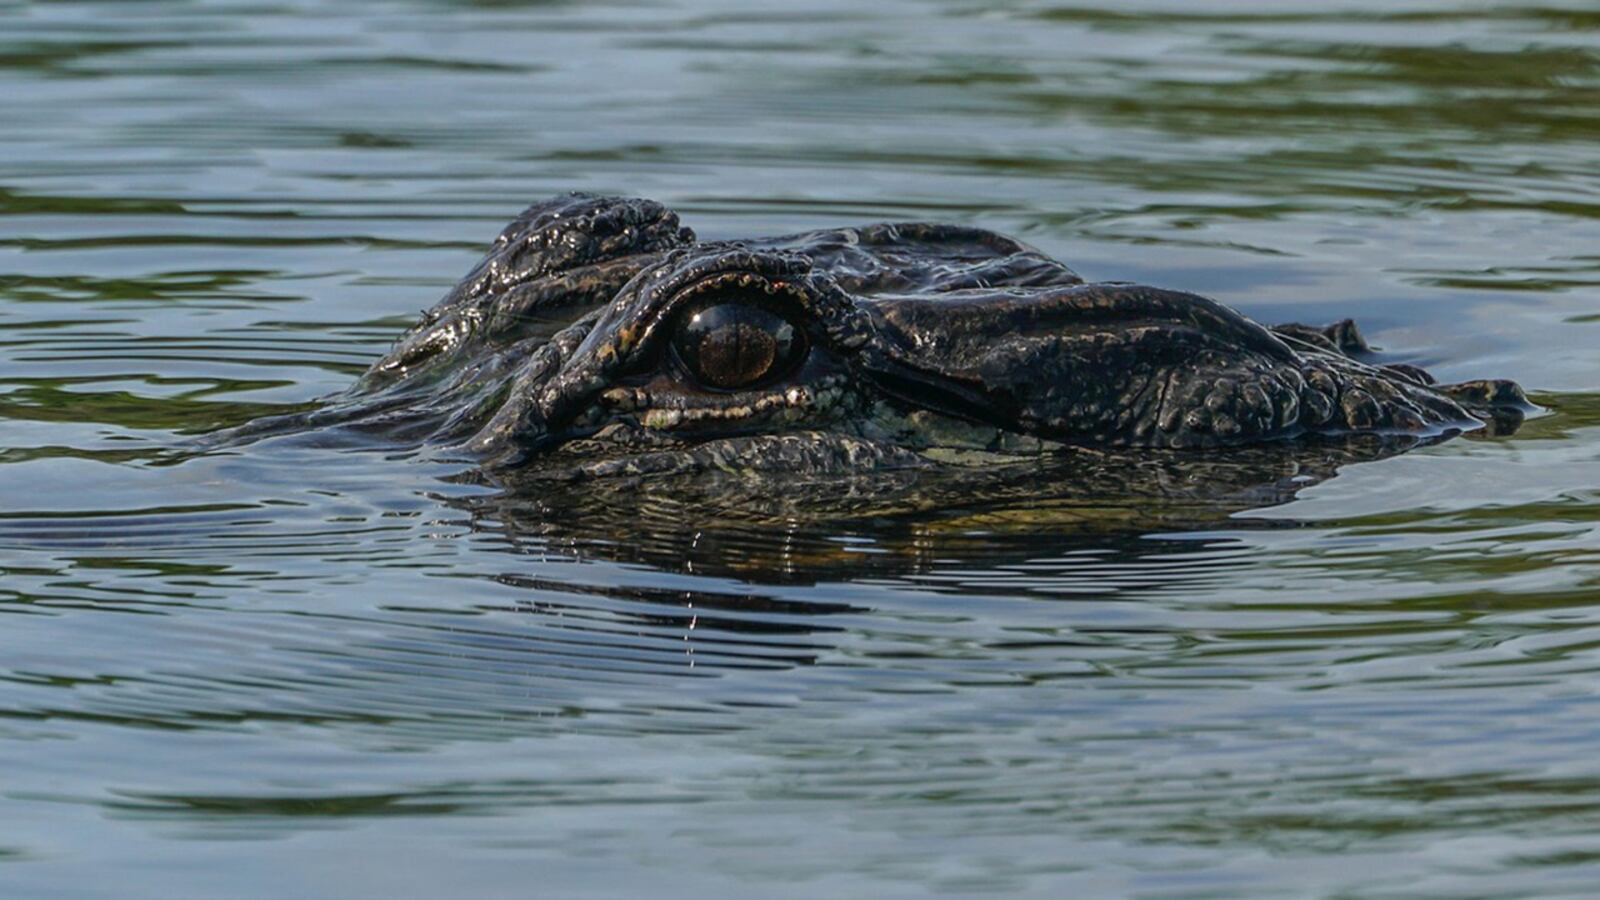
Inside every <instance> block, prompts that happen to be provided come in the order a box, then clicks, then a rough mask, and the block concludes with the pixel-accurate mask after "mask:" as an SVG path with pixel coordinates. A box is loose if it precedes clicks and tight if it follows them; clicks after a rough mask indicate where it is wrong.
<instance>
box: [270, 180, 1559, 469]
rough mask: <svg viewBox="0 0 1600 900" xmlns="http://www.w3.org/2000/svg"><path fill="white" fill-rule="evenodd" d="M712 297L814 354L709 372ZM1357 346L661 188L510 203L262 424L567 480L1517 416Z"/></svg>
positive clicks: (927, 239)
mask: <svg viewBox="0 0 1600 900" xmlns="http://www.w3.org/2000/svg"><path fill="white" fill-rule="evenodd" d="M708 298H717V300H716V302H729V303H733V304H735V305H738V304H747V305H753V306H759V307H761V308H764V309H773V310H778V311H780V312H781V314H782V316H783V317H784V318H785V319H786V320H787V321H788V322H789V323H791V324H792V325H793V327H794V328H796V329H798V330H799V331H800V332H803V342H804V352H803V355H802V356H801V357H800V358H799V359H798V361H797V362H795V363H794V364H793V365H792V366H791V367H789V368H787V369H784V370H782V371H781V372H778V373H777V375H776V376H775V377H772V378H767V379H764V380H762V381H760V382H759V383H756V384H752V385H751V386H750V387H749V388H746V389H733V390H730V389H726V388H722V389H717V388H712V387H708V386H706V385H705V384H704V383H702V380H700V379H697V378H696V377H695V376H693V375H691V374H689V373H688V372H686V370H685V368H684V366H683V365H682V364H681V363H679V362H675V360H676V359H677V358H676V357H674V356H673V355H672V352H671V351H670V350H669V349H668V348H669V345H671V344H672V341H673V339H674V338H673V335H674V333H675V330H676V329H682V328H684V327H685V325H684V319H685V317H686V316H687V315H688V314H687V313H685V312H684V310H686V309H687V308H689V307H690V306H691V305H693V304H697V303H702V302H703V301H704V302H705V303H710V302H711V301H710V300H709V299H708ZM729 346H735V345H729ZM750 352H754V351H750ZM1369 352H1370V351H1369V350H1368V348H1367V347H1366V345H1365V344H1364V343H1363V342H1362V341H1361V338H1360V336H1359V334H1358V333H1357V332H1356V331H1355V328H1354V326H1353V325H1352V324H1351V323H1349V322H1343V323H1340V324H1338V325H1335V326H1332V327H1330V328H1326V329H1316V328H1309V327H1306V326H1302V325H1286V326H1279V327H1277V328H1267V327H1264V326H1262V325H1259V324H1257V323H1255V322H1253V321H1251V320H1249V319H1247V318H1245V317H1244V316H1242V315H1240V314H1239V313H1237V312H1235V311H1233V310H1231V309H1229V308H1227V307H1225V306H1222V305H1221V304H1218V303H1216V302H1215V301H1212V300H1209V299H1206V298H1204V297H1200V296H1196V295H1194V294H1187V293H1182V292H1178V291H1170V290H1164V289H1160V288H1153V287H1145V286H1141V285H1132V284H1115V283H1107V284H1087V283H1085V282H1084V281H1083V279H1081V278H1079V277H1078V276H1077V275H1076V274H1075V273H1074V272H1073V271H1072V270H1071V269H1069V268H1067V267H1066V266H1064V265H1062V264H1060V263H1058V262H1056V261H1054V260H1052V259H1049V258H1048V257H1046V256H1044V255H1043V254H1041V253H1040V252H1039V251H1037V250H1034V249H1032V248H1030V247H1028V246H1026V245H1024V244H1021V243H1019V242H1017V241H1014V240H1012V239H1010V238H1007V237H1003V236H1001V235H998V234H994V233H992V232H988V231H982V230H979V229H974V228H963V227H955V226H946V225H935V224H926V223H901V224H882V225H872V226H866V227H862V228H845V229H836V230H829V231H815V232H808V233H804V234H797V235H789V236H784V237H775V238H764V239H759V240H750V241H733V242H698V241H696V239H695V237H694V234H693V233H692V232H691V231H690V230H689V229H687V228H684V227H681V226H680V225H679V223H678V218H677V216H676V215H675V214H674V213H672V212H671V211H669V210H667V209H666V208H664V207H662V206H661V205H660V204H658V203H654V202H652V201H648V200H634V199H619V198H595V197H586V196H581V195H573V196H569V197H562V198H557V199H554V200H550V201H547V202H544V203H540V204H537V205H535V206H533V207H530V208H529V209H528V210H527V211H526V212H524V213H523V214H522V215H521V216H519V217H518V218H517V220H516V221H515V222H513V223H512V224H511V225H510V226H508V227H507V228H506V229H505V231H504V232H503V233H502V234H501V235H500V237H499V238H498V239H496V241H495V243H494V245H493V247H492V248H491V250H490V252H489V255H488V257H487V258H486V259H485V260H484V261H483V262H482V263H480V264H479V265H478V267H477V268H476V269H474V270H473V272H472V273H471V274H470V275H468V276H467V278H466V279H465V280H464V281H463V282H462V283H461V284H460V285H459V286H457V287H456V288H455V289H454V290H453V291H451V292H450V294H449V295H448V296H446V297H445V299H444V300H443V301H441V302H440V303H439V304H438V305H437V306H435V307H434V308H433V309H432V310H430V311H428V312H427V313H426V314H425V315H424V317H423V318H422V320H421V321H420V322H419V323H418V324H417V325H416V326H415V327H414V328H413V329H411V331H409V332H408V333H407V334H406V335H405V336H404V337H402V338H401V340H400V341H399V342H398V343H397V344H396V345H395V347H394V349H393V350H392V351H391V352H390V353H389V354H388V355H387V356H386V357H384V358H383V359H382V360H381V361H379V362H378V363H377V364H376V365H374V366H373V367H372V369H371V370H370V371H369V372H368V373H367V374H366V375H365V376H363V378H362V379H361V381H360V382H359V383H358V384H357V385H356V386H355V387H354V388H352V390H351V391H349V392H348V393H347V394H345V395H343V396H341V397H339V398H335V400H333V401H332V402H330V403H329V404H328V405H327V406H325V407H324V408H323V409H321V410H318V411H317V412H314V413H311V414H309V415H305V416H299V417H294V418H292V419H287V418H286V419H280V420H276V421H274V422H270V423H265V424H263V425H260V426H259V427H257V428H255V429H253V430H254V431H256V432H267V431H284V430H291V429H297V428H305V427H312V426H333V425H337V426H343V427H354V428H360V429H363V430H368V431H378V432H382V433H386V434H389V435H391V436H393V437H395V438H396V439H402V440H410V441H414V442H417V443H426V444H436V445H447V446H452V447H455V448H458V449H459V451H460V452H463V453H467V454H470V455H471V456H473V457H474V458H476V459H478V460H480V461H481V462H482V463H483V464H484V465H485V467H486V468H488V469H490V470H493V471H509V470H513V469H517V470H522V471H523V472H524V473H526V472H529V471H535V472H539V473H542V474H544V475H545V476H547V477H552V478H559V479H573V478H594V477H601V476H619V475H620V476H627V475H632V476H639V475H649V474H660V473H684V472H692V471H698V470H705V469H717V470H722V471H737V470H752V471H753V470H763V471H774V470H777V471H804V472H827V471H845V472H859V471H863V470H871V469H885V468H907V467H917V466H926V465H937V464H941V463H953V464H960V463H977V464H980V465H982V464H988V463H992V462H994V461H997V460H1011V459H1015V458H1019V457H1029V456H1037V455H1040V454H1056V453H1061V452H1066V451H1069V450H1071V449H1073V448H1128V449H1130V450H1135V449H1137V450H1179V451H1184V450H1197V449H1208V448H1218V447H1235V446H1239V445H1245V444H1260V443H1263V442H1282V441H1288V440H1301V439H1309V438H1316V437H1319V436H1333V435H1348V434H1376V435H1381V436H1384V437H1385V440H1388V441H1389V445H1390V446H1393V447H1394V448H1396V449H1403V448H1404V447H1405V446H1412V445H1414V444H1415V443H1417V442H1418V441H1420V440H1428V439H1434V438H1438V437H1441V436H1447V435H1449V434H1453V433H1456V432H1458V431H1466V430H1473V429H1477V428H1481V427H1484V426H1485V425H1486V424H1487V425H1494V426H1496V427H1498V428H1501V429H1505V428H1508V427H1515V424H1516V423H1517V422H1518V421H1520V416H1521V412H1522V411H1523V410H1525V409H1527V408H1528V404H1527V400H1526V398H1525V397H1524V395H1523V394H1522V392H1521V390H1520V389H1519V388H1518V387H1517V386H1516V385H1515V384H1512V383H1511V382H1506V381H1494V382H1473V383H1468V384H1461V385H1438V384H1435V383H1433V379H1432V378H1431V377H1429V376H1428V375H1427V373H1425V372H1423V371H1422V370H1420V369H1417V368H1415V367H1411V366H1403V365H1389V366H1381V365H1374V364H1369V363H1367V362H1363V361H1361V358H1362V357H1364V356H1366V355H1368V353H1369ZM774 371H777V370H774ZM1390 452H1393V451H1390Z"/></svg>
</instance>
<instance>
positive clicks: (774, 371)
mask: <svg viewBox="0 0 1600 900" xmlns="http://www.w3.org/2000/svg"><path fill="white" fill-rule="evenodd" d="M672 346H673V347H674V348H675V349H676V350H677V352H678V358H679V359H681V360H682V361H683V364H684V365H685V366H686V367H687V368H688V370H689V372H690V373H692V374H693V375H694V377H695V378H697V379H699V381H700V382H701V383H702V384H704V385H705V386H707V387H711V388H716V389H717V390H723V391H733V390H738V389H740V388H748V387H754V386H755V385H758V384H760V383H762V382H764V381H772V380H773V379H776V378H780V377H782V376H784V375H786V374H788V373H789V372H790V371H792V370H793V369H794V367H795V365H796V364H798V363H799V362H800V359H801V358H802V357H803V356H804V355H805V349H806V344H805V336H804V335H803V334H802V333H801V331H800V329H798V328H796V327H794V324H793V323H791V322H790V321H789V320H788V319H785V318H784V317H783V316H780V315H778V314H777V313H775V312H771V311H769V310H766V309H762V308H761V307H759V306H750V305H748V304H743V303H720V304H717V305H715V306H706V307H703V308H701V309H700V310H698V311H697V312H695V313H693V314H692V315H690V316H689V317H688V318H686V319H684V320H683V322H682V324H680V325H679V326H678V331H677V333H676V334H675V335H673V337H672Z"/></svg>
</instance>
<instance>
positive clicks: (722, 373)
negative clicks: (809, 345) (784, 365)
mask: <svg viewBox="0 0 1600 900" xmlns="http://www.w3.org/2000/svg"><path fill="white" fill-rule="evenodd" d="M699 353H700V369H701V374H702V376H703V377H704V378H705V379H706V380H707V381H709V382H711V383H712V384H713V385H714V386H716V387H738V386H739V385H742V384H750V383H752V382H756V381H760V380H761V377H762V376H763V375H765V374H767V370H768V369H771V368H772V362H773V360H774V359H775V358H776V357H777V355H778V342H777V341H776V340H774V339H773V336H772V335H770V334H768V333H767V332H765V331H762V330H760V329H759V328H754V327H752V326H750V325H746V324H744V323H742V322H741V323H739V324H737V325H727V326H724V327H722V328H718V329H717V330H716V331H713V332H711V333H710V334H708V335H706V336H705V337H702V338H701V339H700V351H699Z"/></svg>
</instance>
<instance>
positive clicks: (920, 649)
mask: <svg viewBox="0 0 1600 900" xmlns="http://www.w3.org/2000/svg"><path fill="white" fill-rule="evenodd" d="M1112 6H1113V5H1112V4H1106V5H1105V6H1104V7H1100V6H1095V5H1093V4H1090V3H1077V4H1074V3H1072V2H1068V0H1036V2H1014V3H998V4H996V3H979V2H965V0H950V2H936V0H922V2H912V0H887V2H878V3H872V4H860V3H846V2H843V0H838V2H834V0H797V2H787V3H784V4H770V5H766V4H751V3H748V2H735V0H706V2H699V3H689V2H683V3H676V4H674V3H643V2H641V3H620V2H619V3H594V4H579V3H562V2H514V0H501V2H488V0H479V2H444V0H434V2H428V0H397V2H374V3H367V4H359V5H358V4H348V3H334V2H331V0H329V2H314V0H279V2H270V3H261V2H250V3H244V2H241V3H225V2H174V0H160V2H133V0H118V2H103V3H86V2H55V3H36V4H15V3H12V4H6V3H0V123H3V126H0V147H3V151H4V152H3V153H0V344H3V348H4V349H3V351H0V419H3V422H0V435H3V437H0V569H3V574H0V612H3V613H6V614H7V615H5V617H4V619H3V622H4V625H5V627H4V628H3V629H0V760H3V763H4V766H3V772H4V774H3V775H0V797H3V805H4V810H5V812H4V815H3V817H0V886H3V890H4V893H5V894H6V896H18V897H49V898H57V897H59V898H91V897H126V896H134V895H139V896H224V895H226V896H233V897H264V898H265V897H283V896H302V897H321V896H327V897H332V896H338V897H389V896H397V895H399V896H429V895H434V894H446V893H448V894H454V895H459V896H475V897H479V896H481V897H491V896H525V895H527V894H528V893H529V892H537V893H549V894H556V895H562V896H577V895H605V896H611V895H615V894H616V893H617V892H628V893H643V892H646V891H649V892H652V893H658V894H665V895H691V894H696V895H698V894H703V893H704V892H706V891H713V890H714V891H724V892H729V893H735V894H738V895H742V896H782V897H787V896H796V895H801V894H807V895H827V894H842V895H871V896H895V895H901V894H904V895H915V896H920V895H922V894H924V893H926V892H927V891H928V890H930V889H933V890H939V891H944V892H951V893H958V894H968V893H983V892H1023V893H1029V894H1038V895H1043V894H1059V893H1061V892H1062V891H1075V892H1078V893H1079V894H1095V893H1099V894H1116V895H1143V896H1152V897H1155V896H1186V897H1187V896H1226V897H1238V896H1283V895H1285V894H1307V895H1317V896H1356V895H1361V896H1372V895H1385V896H1406V895H1430V896H1432V895H1438V894H1472V895H1475V896H1481V895H1485V894H1512V893H1514V894H1517V895H1519V896H1533V895H1560V894H1587V893H1589V892H1590V891H1591V890H1592V887H1593V885H1594V884H1595V883H1596V881H1597V879H1600V837H1597V829H1596V826H1597V824H1600V761H1597V754H1596V752H1595V750H1596V747H1597V746H1600V724H1597V723H1600V249H1597V248H1600V172H1597V170H1596V168H1595V157H1594V147H1595V146H1596V141H1597V139H1600V15H1597V14H1596V13H1595V12H1594V11H1593V7H1592V5H1591V4H1587V3H1582V2H1571V3H1563V2H1554V0H1551V2H1543V3H1529V2H1469V0H1401V2H1394V0H1315V2H1305V3H1297V4H1293V5H1292V6H1290V5H1285V4H1277V3H1268V2H1243V0H1204V2H1182V3H1179V2H1176V0H1169V2H1165V3H1158V2H1134V3H1119V4H1115V5H1114V11H1113V9H1112ZM575 189H576V190H590V191H604V192H621V193H628V194H635V195H641V196H649V197H654V198H656V199H659V200H662V201H664V202H666V203H668V204H669V205H671V206H673V207H674V208H676V209H677V210H679V212H680V213H682V215H683V216H684V218H685V220H686V221H687V222H688V223H689V224H691V225H693V226H694V227H695V228H696V229H697V230H698V231H699V232H700V233H701V234H702V235H703V236H706V237H712V238H715V237H731V236H738V235H747V234H758V233H774V232H779V231H784V230H792V229H800V228H808V227H822V226H827V225H836V224H841V223H851V222H867V221H873V220H878V219H884V218H909V217H916V218H930V219H938V220H943V221H951V222H965V223H973V224H979V225H983V226H987V227H991V228H996V229H999V230H1003V231H1007V232H1011V233H1015V234H1018V235H1020V236H1022V237H1023V238H1024V239H1026V240H1029V241H1031V242H1033V243H1035V244H1037V245H1039V246H1041V247H1042V248H1044V249H1046V250H1047V251H1049V252H1051V253H1052V254H1055V255H1057V256H1060V257H1061V258H1063V259H1066V260H1067V261H1069V262H1070V263H1071V264H1073V265H1074V266H1075V267H1076V268H1077V269H1078V270H1079V271H1081V272H1082V273H1084V274H1085V275H1086V276H1088V277H1090V278H1091V279H1119V280H1142V281H1149V282H1153V283H1156V284H1163V285H1168V286H1172V287H1179V288H1185V289H1190V290H1196V291H1202V292H1206V293H1210V294H1213V295H1215V296H1218V297H1220V298H1222V299H1224V300H1225V301H1227V302H1230V303H1232V304H1234V305H1236V306H1238V307H1240V308H1242V309H1244V310H1246V311H1247V312H1249V313H1250V314H1252V315H1254V316H1257V317H1259V318H1262V319H1264V320H1269V321H1283V320H1289V319H1299V320H1308V321H1318V320H1332V319H1336V318H1340V317H1343V316H1345V315H1352V316H1356V317H1358V318H1359V319H1360V320H1361V321H1362V323H1363V325H1364V327H1365V328H1366V330H1367V332H1368V334H1369V336H1370V337H1371V338H1372V339H1373V340H1374V342H1375V343H1378V344H1381V345H1383V346H1384V347H1385V348H1386V349H1387V350H1388V351H1389V352H1391V353H1392V354H1394V355H1395V356H1396V357H1397V358H1401V359H1406V360H1409V361H1413V362H1418V363H1422V364H1424V365H1427V366H1430V367H1432V368H1434V369H1435V370H1436V371H1437V372H1438V373H1439V374H1440V375H1442V376H1443V377H1445V378H1446V379H1458V378H1467V377H1483V376H1493V377H1509V378H1515V379H1518V380H1519V381H1521V382H1522V383H1523V384H1525V385H1526V386H1528V387H1529V388H1530V389H1532V390H1534V391H1535V393H1536V396H1537V399H1539V401H1540V402H1541V403H1542V404H1544V405H1545V406H1547V407H1548V408H1549V409H1550V411H1551V412H1550V414H1549V415H1547V416H1545V417H1543V418H1540V419H1536V420H1534V421H1532V422H1530V423H1529V425H1528V426H1527V427H1526V428H1525V429H1524V430H1523V431H1522V432H1521V433H1519V434H1518V435H1517V436H1515V437H1513V438H1496V439H1479V440H1457V441H1453V442H1449V443H1446V444H1443V445H1439V446H1436V447H1432V448H1427V449H1424V450H1420V451H1417V452H1413V453H1411V454H1408V455H1405V456H1401V457H1398V458H1394V459H1389V460H1385V461H1382V462H1375V463H1369V464H1362V465H1354V466H1351V467H1349V468H1347V469H1346V470H1345V471H1344V472H1343V473H1342V474H1340V475H1339V476H1338V477H1336V478H1334V479H1332V480H1330V481H1327V482H1325V483H1322V484H1319V485H1316V486H1314V487H1310V488H1308V489H1307V490H1305V491H1304V492H1302V494H1301V495H1300V497H1299V498H1298V499H1296V500H1294V501H1293V502H1289V503H1287V504H1282V505H1277V506H1273V507H1270V508H1264V509H1259V508H1258V509H1251V510H1245V511H1241V512H1239V513H1237V514H1236V515H1234V516H1233V517H1231V518H1218V519H1216V520H1214V521H1211V522H1209V523H1206V524H1202V525H1199V526H1194V525H1192V524H1191V525H1187V526H1184V527H1177V526H1172V527H1166V528H1154V529H1152V527H1150V526H1138V525H1135V524H1133V523H1129V524H1125V525H1124V526H1122V527H1093V528H1084V527H1079V526H1078V525H1071V524H1070V523H1067V522H1064V521H1063V520H1062V518H1061V517H1060V516H1059V515H1054V514H1045V513H1041V512H1040V511H1039V510H1031V509H1029V508H1026V507H1023V508H1013V509H1005V508H1001V509H988V510H981V511H974V510H965V511H964V510H952V511H950V512H949V513H947V514H945V515H937V516H928V517H927V518H925V519H921V520H918V519H913V520H910V521H907V520H904V519H900V520H892V519H861V520H859V521H847V522H842V523H833V524H832V525H830V526H829V527H827V528H821V527H816V526H806V525H804V524H803V523H796V524H795V525H793V526H792V527H788V528H770V527H767V528H739V527H735V526H731V525H730V526H717V527H715V528H705V527H699V526H697V524H696V523H695V522H693V521H689V522H684V521H682V519H681V518H676V519H675V518H672V517H670V516H666V515H656V516H651V515H645V516H644V517H642V518H640V519H638V520H636V521H634V522H633V523H632V524H631V525H630V526H629V527H628V528H625V529H617V528H612V529H610V530H607V529H603V528H602V529H598V530H597V529H594V528H588V529H585V528H583V527H579V526H578V525H573V526H571V527H567V526H561V527H553V526H550V525H549V523H541V522H538V521H535V522H526V521H524V522H520V523H519V522H517V521H516V517H515V516H514V515H512V514H511V513H510V512H508V511H506V510H504V509H499V508H497V506H496V501H495V498H494V497H493V496H492V495H487V494H486V492H485V490H484V489H482V488H472V487H469V486H466V485H462V484H460V483H458V481H456V480H453V479H451V477H450V476H451V475H452V474H454V472H453V470H452V469H451V468H450V467H448V466H445V465H441V464H438V463H427V462H422V461H418V460H416V459H412V458H406V457H404V456H399V457H396V456H393V455H387V456H386V455H384V454H381V453H372V452H336V451H333V450H326V449H325V450H321V451H319V450H317V449H315V448H307V447H301V448H299V449H293V448H288V447H272V446H261V447H257V448H252V449H250V450H247V451H244V452H240V453H236V454H231V455H219V456H212V457H206V458H202V459H195V460H190V461H189V462H186V463H183V464H180V465H176V466H163V465H159V464H158V462H159V459H158V451H159V450H160V448H162V447H164V446H168V445H170V444H171V443H172V442H173V441H174V440H175V439H177V438H179V437H180V436H182V435H187V434H192V433H195V432H199V431H204V430H209V429H213V428H216V427H221V426H225V425H230V424H235V423H238V422H242V421H246V420H249V419H251V418H253V417H255V416H258V415H261V414H264V413H269V412H275V411H283V410H287V409H294V408H298V407H299V406H300V405H302V404H305V403H308V402H310V401H312V400H314V399H315V398H317V397H319V396H322V395H325V394H327V393H329V392H332V391H335V390H338V389H339V388H342V387H344V386H345V385H347V384H348V383H349V382H350V380H351V379H352V377H353V376H354V375H355V374H357V373H358V372H359V371H360V370H361V369H362V368H363V367H364V366H365V365H366V364H367V363H368V362H369V361H371V360H372V359H374V358H375V357H376V356H377V355H379V354H380V353H381V352H382V351H383V349H384V348H385V347H386V345H387V343H388V342H389V341H390V340H391V339H392V338H393V337H394V336H395V335H396V334H397V333H398V332H399V330H400V329H401V328H403V327H404V326H405V325H406V324H407V323H408V322H409V321H410V320H411V318H412V316H413V315H414V313H415V311H416V310H417V309H420V308H422V307H424V306H427V305H429V304H431V303H432V302H433V301H434V300H435V299H437V297H438V296H439V295H440V294H442V293H443V291H444V290H445V289H447V288H448V286H449V285H450V284H452V283H453V282H454V281H455V279H456V278H458V277H459V276H460V275H462V274H463V273H464V272H465V271H466V270H467V268H468V267H469V266H470V265H471V264H472V263H473V262H474V261H475V260H476V259H477V256H478V254H479V252H480V250H481V247H482V246H483V244H484V243H485V242H486V241H487V240H488V239H489V238H490V237H491V236H492V235H493V234H494V233H495V232H496V231H497V230H498V229H499V227H500V226H501V225H502V224H503V223H504V222H505V221H506V220H508V219H509V218H510V217H511V216H512V215H513V214H515V212H516V211H517V210H518V209H519V208H520V207H521V206H522V205H524V204H525V203H526V202H529V201H531V200H533V199H537V198H540V197H543V196H547V195H551V194H555V193H559V192H563V191H567V190H575ZM690 518H692V517H690ZM580 524H581V523H580Z"/></svg>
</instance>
